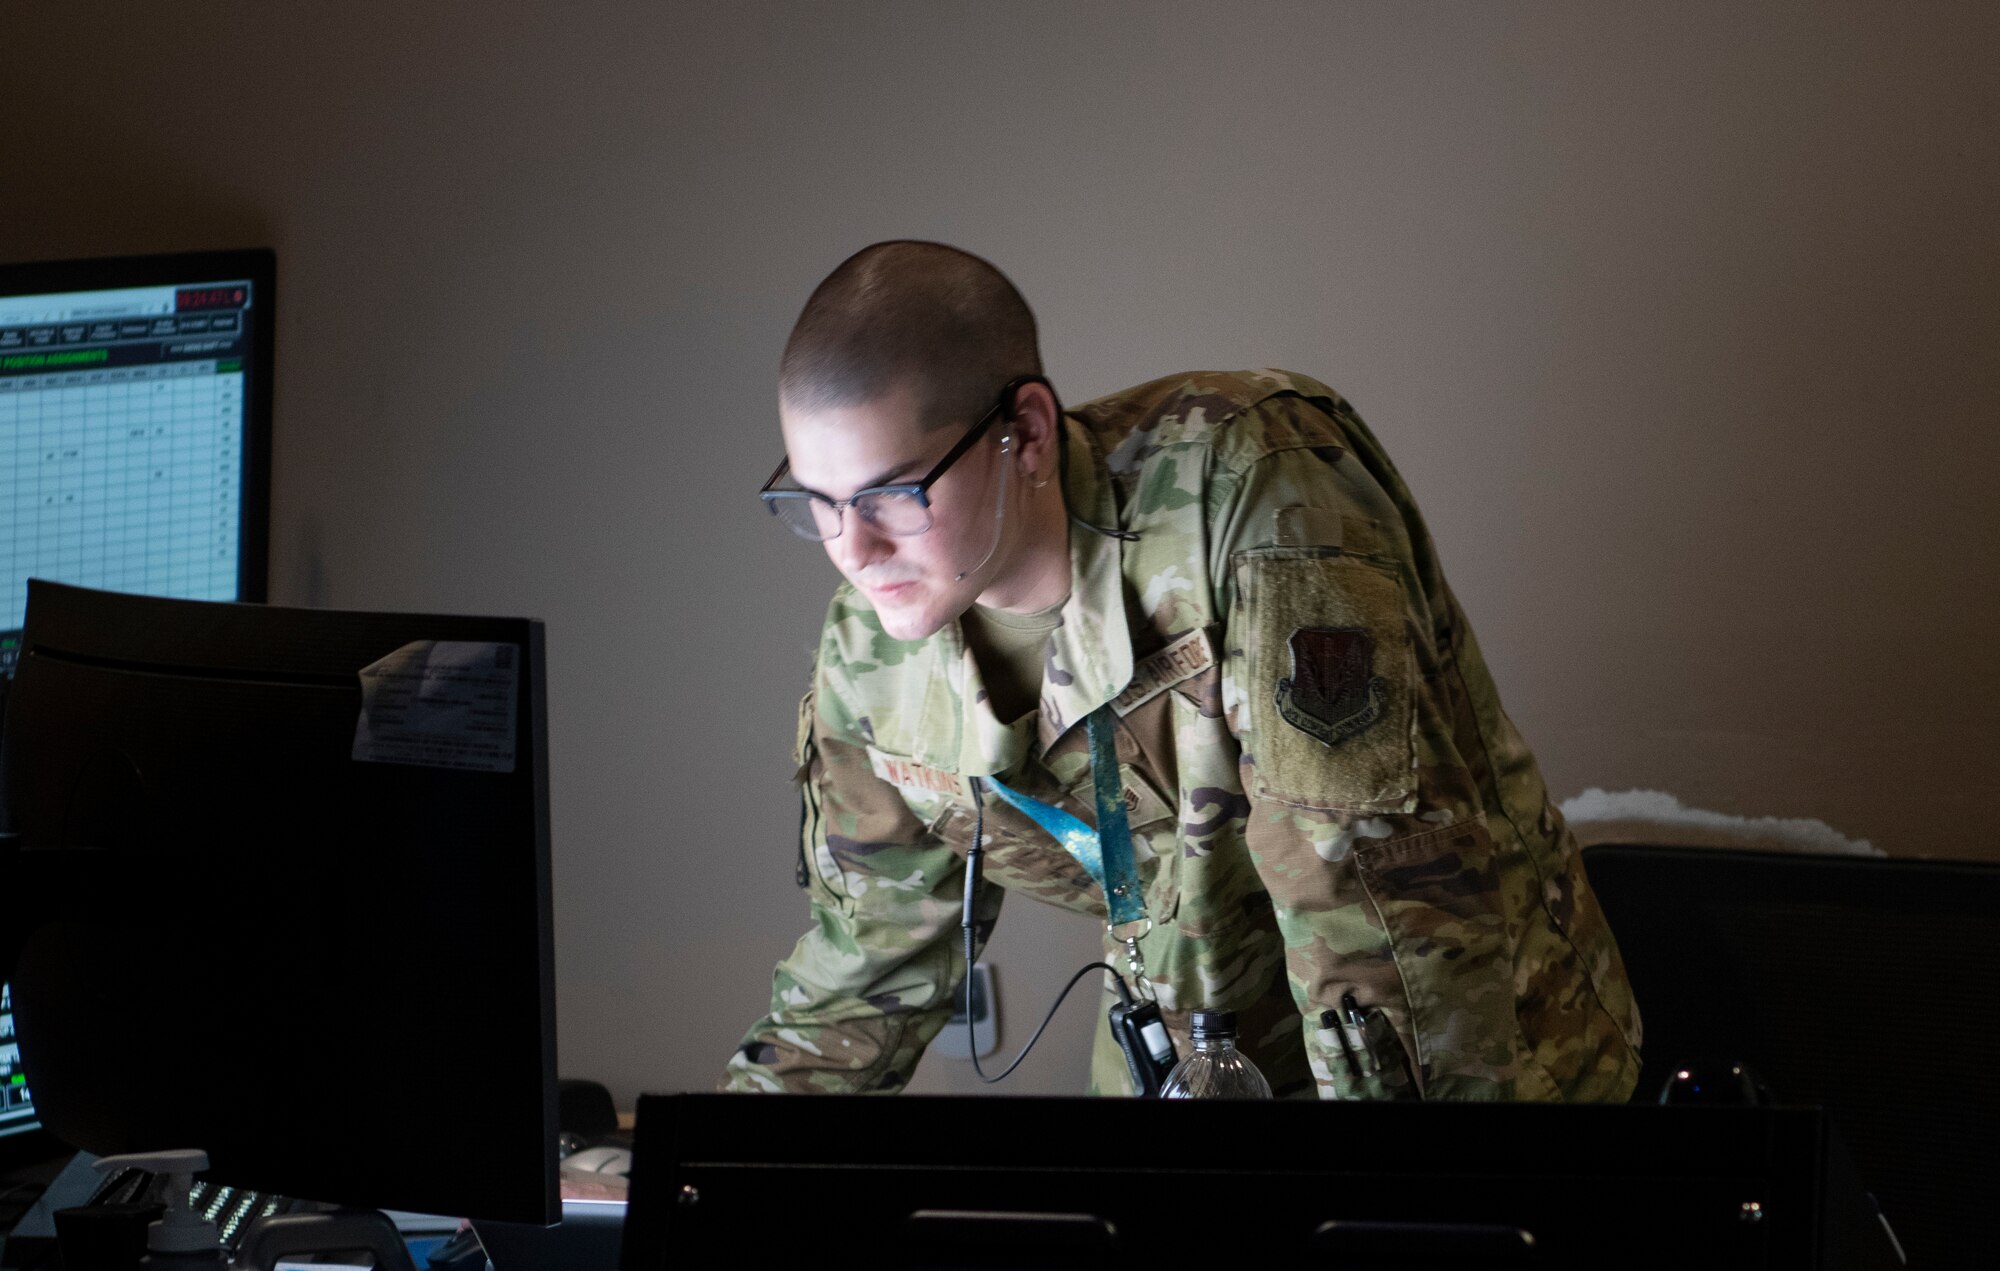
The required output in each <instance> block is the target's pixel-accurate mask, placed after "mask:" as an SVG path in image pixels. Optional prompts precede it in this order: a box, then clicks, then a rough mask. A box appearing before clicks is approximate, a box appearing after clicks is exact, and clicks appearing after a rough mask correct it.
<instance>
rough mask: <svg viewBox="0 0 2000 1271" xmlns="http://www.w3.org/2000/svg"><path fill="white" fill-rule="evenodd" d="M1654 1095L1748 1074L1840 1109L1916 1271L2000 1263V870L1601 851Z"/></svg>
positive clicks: (1604, 888) (1597, 870) (1607, 907)
mask: <svg viewBox="0 0 2000 1271" xmlns="http://www.w3.org/2000/svg"><path fill="white" fill-rule="evenodd" d="M1583 859H1584V863H1585V866H1586V868H1587V869H1588V870H1589V873H1590V881H1591V887H1592V890H1594V891H1595V892H1596V893H1597V896H1598V899H1599V900H1600V901H1601V902H1602V904H1603V906H1604V912H1605V916H1606V917H1607V918H1608V919H1609V920H1610V923H1611V927H1612V930H1613V931H1614V932H1616V933H1617V936H1618V945H1619V948H1620V950H1621V951H1622V952H1623V954H1624V957H1625V964H1626V967H1627V969H1628V971H1629V972H1630V974H1631V979H1632V992H1633V995H1634V997H1635V998H1636V999H1637V1000H1638V1003H1639V1009H1640V1012H1641V1014H1642V1015H1643V1017H1644V1019H1645V1025H1646V1045H1645V1051H1644V1056H1645V1064H1646V1066H1645V1071H1644V1073H1643V1074H1642V1075H1641V1078H1640V1097H1641V1098H1648V1097H1657V1095H1658V1092H1659V1090H1660V1089H1661V1087H1662V1085H1664V1084H1665V1083H1666V1081H1667V1080H1668V1078H1669V1077H1670V1075H1671V1074H1672V1073H1673V1072H1674V1071H1675V1070H1676V1069H1677V1068H1680V1067H1684V1066H1691V1065H1696V1064H1704V1065H1713V1064H1716V1063H1718V1062H1728V1061H1740V1062H1743V1063H1747V1064H1748V1065H1750V1067H1751V1068H1752V1070H1754V1071H1755V1072H1756V1073H1757V1074H1758V1075H1759V1076H1760V1077H1761V1078H1762V1079H1763V1080H1764V1081H1765V1082H1766V1083H1768V1084H1769V1087H1770V1089H1771V1092H1772V1093H1773V1094H1774V1095H1775V1096H1776V1097H1777V1098H1778V1099H1780V1100H1783V1101H1785V1102H1794V1103H1815V1104H1821V1105H1823V1106H1825V1108H1826V1109H1827V1112H1828V1114H1829V1115H1830V1116H1831V1118H1832V1120H1833V1123H1834V1125H1835V1126H1837V1127H1838V1128H1839V1130H1840V1133H1841V1136H1842V1138H1843V1139H1845V1141H1846V1143H1847V1146H1848V1147H1849V1148H1850V1149H1851V1150H1852V1152H1853V1156H1854V1165H1855V1169H1856V1171H1857V1173H1858V1174H1859V1175H1860V1177H1861V1180H1862V1182H1863V1183H1864V1184H1866V1185H1867V1186H1868V1187H1869V1189H1870V1190H1872V1191H1873V1192H1874V1193H1875V1195H1876V1196H1877V1197H1878V1198H1879V1199H1880V1201H1881V1205H1882V1211H1883V1213H1884V1214H1885V1215H1886V1216H1887V1218H1888V1219H1889V1221H1890V1222H1891V1223H1892V1224H1893V1226H1894V1227H1895V1230H1896V1233H1897V1235H1898V1237H1900V1239H1901V1240H1902V1242H1903V1244H1904V1246H1905V1247H1906V1248H1907V1250H1908V1252H1909V1256H1910V1265H1912V1266H1938V1267H1946V1266H1949V1267H1962V1266H1984V1265H1991V1262H1992V1256H1993V1255H1992V1245H1993V1239H1992V1235H1991V1233H1990V1231H1989V1230H1988V1226H1989V1224H1988V1220H1987V1219H1988V1211H1989V1210H1990V1209H1991V1207H1992V1191H1993V1188H1992V1186H1991V1181H1990V1180H1991V1179H1992V1178H1993V1165H1992V1152H1993V1144H1994V1142H1995V1139H1996V1137H2000V1093H1996V1091H1995V1087H1994V1084H1993V1081H1992V1074H1991V1068H1992V1063H1993V1059H1992V1057H1993V1055H1994V1053H1995V1051H1996V1048H2000V1028H1996V1026H1995V1024H1994V1003H1995V1002H1996V1001H2000V958H1996V956H1995V954H1996V951H2000V864H1995V863H1994V862H1991V861H1934V860H1918V859H1911V858H1882V857H1866V856H1824V855H1812V854H1807V853H1800V852H1755V851H1733V850H1724V849H1719V848H1708V847H1658V846H1641V845H1625V844H1601V845H1597V846H1593V847H1590V848H1587V849H1585V851H1584V853H1583Z"/></svg>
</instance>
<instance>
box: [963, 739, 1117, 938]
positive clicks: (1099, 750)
mask: <svg viewBox="0 0 2000 1271" xmlns="http://www.w3.org/2000/svg"><path fill="white" fill-rule="evenodd" d="M1083 722H1084V728H1085V730H1086V731H1087V732H1088V733H1089V734H1090V781H1091V787H1092V791H1093V793H1094V794H1095V796H1096V801H1097V828H1096V829H1094V830H1093V829H1091V828H1090V827H1089V826H1088V825H1085V824H1084V823H1083V821H1081V820H1080V819H1078V818H1077V817H1074V816H1071V815H1070V814H1069V813H1067V812H1065V811H1063V810H1062V809H1061V808H1058V807H1052V806H1050V805H1049V804H1046V803H1043V802H1042V801H1041V800H1040V799H1031V798H1029V797H1028V796H1027V795H1025V794H1021V793H1020V792H1018V791H1015V790H1010V789H1008V788H1007V787H1006V786H1005V785H1003V784H1001V782H999V781H998V780H996V779H994V778H992V777H982V778H980V780H982V781H984V782H985V783H987V784H988V785H991V786H992V787H993V789H994V790H995V791H997V792H998V793H999V795H1000V797H1001V798H1003V799H1005V800H1006V801H1007V802H1009V803H1011V804H1013V805H1014V807H1016V808H1017V809H1019V810H1020V812H1021V814H1022V815H1024V816H1026V817H1027V818H1028V819H1029V820H1031V821H1033V822H1034V823H1035V824H1036V825H1039V826H1041V827H1042V828H1043V829H1045V830H1047V831H1048V832H1049V835H1050V837H1052V838H1054V839H1055V841H1056V842H1058V843H1060V844H1062V846H1063V850H1064V851H1066V852H1068V853H1069V854H1070V855H1071V856H1073V857H1075V858H1076V863H1077V864H1079V865H1081V866H1083V867H1084V869H1085V870H1087V871H1089V873H1090V876H1091V878H1092V879H1093V880H1095V881H1096V883H1097V885H1098V886H1099V887H1100V888H1102V889H1103V890H1104V903H1105V906H1106V908H1107V909H1109V911H1110V916H1111V928H1112V933H1113V934H1114V935H1116V936H1117V937H1118V938H1119V939H1125V938H1126V935H1127V934H1128V933H1126V932H1121V931H1120V930H1119V928H1121V927H1124V926H1127V925H1128V924H1132V923H1140V924H1144V923H1146V898H1145V895H1144V894H1143V893H1142V892H1141V891H1140V889H1139V870H1138V866H1137V865H1135V864H1134V863H1133V860H1132V827H1131V824H1130V822H1129V821H1127V819H1126V816H1125V783H1124V782H1122V781H1120V780H1119V778H1118V746H1117V743H1116V742H1115V741H1114V740H1113V730H1114V729H1115V728H1116V727H1117V723H1116V717H1115V716H1113V714H1112V713H1111V707H1110V706H1108V705H1106V706H1100V707H1098V708H1097V709H1096V710H1094V711H1092V712H1091V713H1090V714H1089V715H1088V716H1086V717H1085V718H1084V721H1083Z"/></svg>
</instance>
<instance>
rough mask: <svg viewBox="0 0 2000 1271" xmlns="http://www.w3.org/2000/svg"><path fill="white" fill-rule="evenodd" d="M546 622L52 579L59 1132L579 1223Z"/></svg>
mask: <svg viewBox="0 0 2000 1271" xmlns="http://www.w3.org/2000/svg"><path fill="white" fill-rule="evenodd" d="M542 642H543V635H542V627H541V624H539V623H537V622H532V621H528V620H524V619H512V618H474V617H451V616H428V615H415V614H382V613H343V612H332V611H317V610H302V609H282V608H267V607H264V606H260V605H234V604H215V603H203V602H196V601H181V600H164V599H157V598H150V597H138V596H126V595H116V594H111V593H105V592H97V591H88V590H84V589H80V588H73V587H65V586H62V585H59V584H53V583H41V582H36V583H32V584H30V587H29V603H28V612H27V622H26V624H25V634H24V639H23V644H22V654H21V660H20V664H19V666H18V668H17V670H16V674H15V678H14V684H13V690H12V693H11V695H10V697H9V700H8V703H7V712H6V717H5V721H4V729H0V834H5V835H7V836H9V837H8V839H7V840H6V848H7V853H6V854H7V857H8V859H7V860H6V862H5V868H6V871H7V876H8V877H9V880H10V882H15V881H18V882H19V884H20V885H19V886H10V887H9V888H8V889H7V892H6V896H5V898H4V899H0V917H4V924H5V925H8V926H11V927H12V928H13V931H14V933H15V942H16V943H18V944H19V946H20V954H19V962H18V966H17V968H16V970H15V977H14V986H13V1007H14V1018H15V1022H16V1025H17V1028H18V1033H19V1038H18V1040H19V1043H20V1058H21V1061H22V1062H23V1064H24V1065H25V1070H26V1075H27V1077H28V1079H29V1082H30V1084H31V1086H32V1088H33V1089H34V1091H35V1097H36V1106H37V1109H38V1111H39V1113H40V1115H41V1117H42V1119H43V1120H44V1122H45V1123H46V1124H47V1126H48V1128H49V1130H50V1131H51V1132H53V1133H54V1134H55V1135H57V1136H58V1137H59V1138H61V1139H62V1140H64V1141H65V1142H68V1143H70V1144H72V1145H74V1146H76V1147H79V1148H83V1149H86V1150H89V1151H92V1152H96V1153H99V1154H104V1153H113V1152H126V1151H140V1150H150V1149H160V1148H168V1147H199V1148H204V1149H206V1150H207V1151H208V1153H209V1156H210V1158H211V1160H212V1162H213V1168H212V1169H211V1170H210V1177H212V1178H215V1179H217V1180H220V1181H223V1182H231V1183H238V1184H241V1185H246V1186H252V1187H257V1188H261V1189H265V1190H270V1191H276V1192H282V1193H286V1194H289V1195H292V1196H298V1197H303V1198H306V1199H311V1200H322V1201H331V1202H338V1203H343V1204H351V1205H366V1206H377V1207H384V1208H394V1209H403V1210H416V1211H420V1212H427V1213H442V1214H451V1215H455V1216H463V1217H488V1218H496V1219H504V1220H511V1221H525V1222H538V1221H539V1222H549V1221H554V1219H555V1218H556V1216H557V1214H558V1213H559V1209H558V1205H557V1200H556V1195H557V1192H556V1154H555V1153H556V1145H555V1138H556V1077H555V1073H556V1068H555V1022H554V988H553V984H554V981H553V954H552V926H551V918H550V892H549V838H548V833H549V830H548V825H549V822H548V793H547V792H548V770H547V746H546V739H547V725H546V711H545V704H544V703H545V699H544V687H543V684H544V681H543V654H542Z"/></svg>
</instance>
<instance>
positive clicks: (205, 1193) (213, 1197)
mask: <svg viewBox="0 0 2000 1271" xmlns="http://www.w3.org/2000/svg"><path fill="white" fill-rule="evenodd" d="M167 1187H168V1180H167V1178H166V1176H165V1175H154V1174H150V1173H148V1172H146V1171H145V1170H141V1169H122V1170H118V1171H116V1172H114V1173H113V1174H112V1175H111V1176H110V1177H109V1178H107V1179H105V1180H104V1185H103V1186H102V1187H99V1188H98V1189H97V1193H96V1194H95V1195H93V1196H92V1197H91V1198H90V1203H91V1204H93V1205H124V1204H141V1203H146V1202H149V1201H164V1200H165V1199H166V1189H167ZM303 1207H304V1206H303V1205H302V1204H301V1202H299V1201H295V1200H293V1199H291V1198H290V1197H287V1196H279V1195H277V1194H275V1193H272V1192H260V1191H255V1190H253V1189H251V1188H248V1187H232V1186H230V1185H229V1184H227V1183H213V1182H209V1181H208V1180H206V1179H199V1178H198V1179H196V1180H195V1182H194V1186H193V1187H191V1188H190V1189H188V1208H189V1209H191V1210H193V1211H194V1212H195V1213H197V1214H199V1215H201V1216H202V1217H203V1218H206V1219H208V1220H209V1221H210V1222H212V1223H214V1224H215V1229H216V1233H217V1234H218V1235H219V1236H220V1237H221V1238H222V1243H223V1245H224V1246H226V1247H227V1248H228V1250H229V1252H230V1253H232V1254H234V1253H235V1252H236V1248H237V1246H238V1245H239V1244H241V1243H242V1240H243V1233H244V1232H245V1231H247V1230H248V1229H249V1227H250V1224H251V1223H253V1222H256V1221H257V1220H258V1219H259V1218H268V1217H270V1216H271V1215H273V1214H289V1213H294V1212H296V1211H298V1210H299V1209H301V1208H303Z"/></svg>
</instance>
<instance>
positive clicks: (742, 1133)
mask: <svg viewBox="0 0 2000 1271" xmlns="http://www.w3.org/2000/svg"><path fill="white" fill-rule="evenodd" d="M774 1213H775V1214H780V1215H781V1218H774ZM774 1240H777V1241H782V1242H786V1243H784V1244H783V1245H782V1246H776V1245H773V1243H772V1242H773V1241H774ZM775 1247H783V1248H784V1250H785V1252H786V1254H787V1256H788V1257H789V1258H790V1259H792V1260H796V1261H806V1262H812V1261H820V1262H830V1263H835V1264H838V1263H839V1262H841V1261H842V1260H843V1258H844V1257H853V1258H855V1259H856V1260H857V1262H864V1261H865V1263H866V1264H867V1265H870V1266H877V1267H884V1268H908V1269H910V1271H917V1269H922V1271H972V1269H974V1268H978V1269H981V1271H984V1269H989V1268H1009V1269H1010V1271H1022V1269H1025V1268H1046V1269H1049V1271H1099V1268H1103V1267H1126V1266H1131V1267H1161V1266H1211V1265H1212V1266H1233V1265H1242V1264H1256V1265H1271V1266H1283V1267H1329V1268H1343V1269H1346V1271H1377V1269H1378V1268H1390V1267H1395V1268H1419V1267H1421V1268H1439V1269H1442V1268H1451V1269H1452V1271H1474V1269H1475V1268H1477V1269H1481V1271H1490V1269H1493V1268H1530V1267H1532V1268H1539V1269H1540V1271H1599V1269H1600V1268H1604V1267H1620V1268H1654V1267H1657V1268H1662V1269H1666V1268H1671V1269H1672V1271H1686V1269H1687V1268H1694V1267H1699V1268H1703V1269H1704V1271H1706V1269H1709V1268H1718V1269H1719V1268H1740V1269H1742V1271H1750V1269H1752V1268H1756V1269H1759V1271H1791V1269H1797V1271H1836V1269H1839V1271H1862V1269H1864V1268H1893V1267H1894V1266H1895V1263H1894V1261H1893V1255H1892V1254H1891V1252H1890V1250H1889V1248H1888V1246H1887V1243H1886V1241H1884V1240H1883V1239H1882V1237H1881V1233H1880V1231H1879V1229H1876V1227H1875V1224H1874V1218H1873V1215H1872V1213H1869V1212H1867V1211H1866V1210H1865V1209H1864V1207H1863V1206H1862V1204H1861V1203H1860V1202H1859V1198H1858V1196H1857V1195H1856V1193H1855V1192H1854V1190H1853V1188H1852V1180H1851V1179H1850V1178H1848V1177H1847V1176H1846V1175H1844V1174H1843V1173H1842V1170H1841V1160H1840V1157H1839V1154H1838V1152H1837V1151H1836V1150H1835V1145H1834V1144H1833V1142H1832V1140H1831V1138H1830V1136H1829V1134H1828V1132H1827V1127H1826V1125H1825V1121H1824V1118H1823V1116H1822V1114H1821V1113H1820V1111H1819V1109H1817V1108H1773V1107H1692V1108H1690V1107H1643V1106H1633V1105H1630V1104H1623V1105H1597V1106H1574V1105H1572V1106H1552V1105H1548V1104H1518V1103H1516V1104H1502V1103H1483V1104H1475V1103H1457V1104H1446V1103H1415V1102H1411V1103H1365V1102H1334V1101H1328V1102H1324V1103H1317V1102H1307V1103H1300V1102H1293V1101H1289V1100H1286V1101H1280V1100H1221V1099H1217V1100H1203V1099H1195V1100H1172V1101H1161V1100H1156V1099H1038V1098H998V1097H991V1096H988V1097H972V1098H964V1097H939V1096H920V1095H901V1096H898V1097H896V1098H893V1099H884V1098H881V1097H879V1096H872V1095H746V1094H733V1095H669V1096H658V1095H651V1096H642V1097H641V1098H640V1100H639V1121H638V1131H637V1140H636V1142H635V1144H634V1156H633V1172H632V1193H631V1206H630V1212H629V1215H628V1217H627V1220H626V1224H625V1237H624V1242H623V1250H622V1254H621V1260H620V1265H621V1266H622V1267H623V1268H624V1271H662V1269H664V1268H675V1267H685V1266H723V1265H728V1264H730V1263H731V1262H735V1261H752V1260H754V1258H755V1256H756V1255H757V1253H758V1252H760V1251H763V1250H767V1249H771V1248H775Z"/></svg>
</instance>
